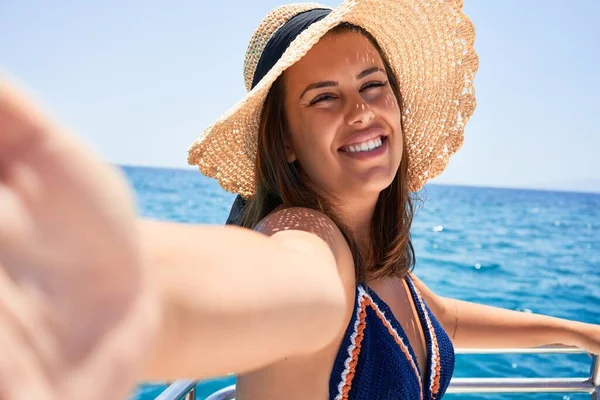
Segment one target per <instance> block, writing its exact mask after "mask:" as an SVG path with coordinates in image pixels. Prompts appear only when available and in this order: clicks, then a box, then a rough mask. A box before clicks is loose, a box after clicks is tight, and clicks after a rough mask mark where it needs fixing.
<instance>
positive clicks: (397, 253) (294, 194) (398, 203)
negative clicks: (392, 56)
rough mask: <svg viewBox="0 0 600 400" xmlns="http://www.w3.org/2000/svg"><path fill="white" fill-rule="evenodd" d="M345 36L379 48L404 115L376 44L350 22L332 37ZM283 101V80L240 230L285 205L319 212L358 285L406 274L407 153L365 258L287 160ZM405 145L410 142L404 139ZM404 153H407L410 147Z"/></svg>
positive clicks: (264, 123)
mask: <svg viewBox="0 0 600 400" xmlns="http://www.w3.org/2000/svg"><path fill="white" fill-rule="evenodd" d="M345 31H354V32H359V33H361V34H362V35H364V36H365V37H366V38H367V39H369V41H370V42H371V43H372V44H373V46H374V47H375V48H376V49H377V51H378V52H379V54H380V55H381V58H382V60H383V63H384V65H385V69H386V72H387V75H388V79H389V83H390V86H391V88H392V91H393V92H394V95H395V96H396V99H397V100H398V105H399V107H400V110H401V111H402V97H401V95H400V88H399V86H398V82H397V80H396V78H395V76H394V74H393V73H392V70H391V68H390V65H389V63H388V62H387V60H386V59H385V57H384V56H383V52H382V51H381V48H380V47H379V45H378V44H377V42H376V41H375V39H374V38H373V37H372V35H370V34H369V33H368V32H366V31H365V30H364V29H362V28H360V27H358V26H355V25H351V24H348V23H343V24H340V25H338V26H336V27H335V28H333V29H332V30H331V31H330V33H341V32H345ZM284 98H285V88H284V85H283V79H282V77H281V76H280V77H279V78H278V79H277V80H276V81H275V82H274V83H273V85H272V87H271V89H270V91H269V94H268V95H267V98H266V100H265V104H264V106H263V109H262V113H261V118H260V128H259V134H258V152H257V156H256V170H255V172H256V194H255V196H254V197H253V198H252V199H250V200H249V201H248V203H247V204H246V206H245V208H244V210H243V212H242V215H241V221H240V223H241V225H242V226H245V227H247V228H254V227H255V226H256V225H257V224H258V223H259V222H260V221H261V220H262V219H263V218H265V217H266V216H267V215H269V214H270V213H271V212H272V211H273V210H275V209H276V208H277V207H279V206H281V205H285V206H288V207H307V208H311V209H314V210H319V211H321V212H323V213H324V214H325V215H327V216H328V217H329V218H331V220H332V221H333V222H334V223H335V224H336V225H337V226H338V228H339V229H340V231H341V232H342V234H343V235H344V237H345V239H346V241H347V242H348V245H349V246H350V250H351V251H352V255H353V257H354V264H355V270H356V278H357V281H358V282H361V281H364V280H365V279H367V278H368V279H374V278H380V277H384V276H400V277H403V276H404V275H406V273H407V272H408V271H411V270H412V268H413V267H414V264H415V253H414V248H413V246H412V242H411V238H410V227H411V224H412V219H413V215H414V207H413V199H412V198H411V193H410V192H409V191H408V187H407V185H406V170H407V166H408V154H407V152H406V150H404V151H403V155H402V161H401V162H400V167H399V168H398V171H397V172H396V176H395V177H394V180H393V181H392V183H391V184H390V186H388V187H387V188H386V189H384V190H383V191H382V192H381V193H380V194H379V198H378V199H377V204H376V206H375V211H374V213H373V219H372V222H371V249H370V250H371V251H370V254H368V255H363V254H361V253H360V251H359V248H358V244H357V242H356V240H355V239H354V237H353V234H352V232H351V231H350V229H348V227H346V226H345V225H344V223H343V222H342V221H341V219H340V218H339V216H337V215H335V213H334V212H333V210H332V208H331V206H330V205H328V203H327V201H326V200H325V199H324V198H322V196H319V195H318V194H317V193H316V192H315V191H314V190H312V189H311V188H310V185H308V184H307V182H305V180H304V179H303V178H302V175H301V174H300V168H301V167H300V165H299V164H298V161H296V162H294V163H289V162H288V161H287V159H286V149H285V143H286V140H285V139H286V135H287V132H288V129H287V128H288V127H287V121H286V118H285V111H284ZM402 140H403V141H404V140H405V139H404V135H403V139H402ZM403 148H404V149H406V146H403ZM366 260H369V262H367V261H366ZM367 264H368V265H367Z"/></svg>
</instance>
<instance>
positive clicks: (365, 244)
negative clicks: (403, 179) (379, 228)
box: [333, 194, 379, 257]
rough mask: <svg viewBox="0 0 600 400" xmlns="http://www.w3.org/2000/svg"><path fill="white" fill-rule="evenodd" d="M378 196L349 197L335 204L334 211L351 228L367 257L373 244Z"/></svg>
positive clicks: (361, 250)
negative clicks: (374, 217)
mask: <svg viewBox="0 0 600 400" xmlns="http://www.w3.org/2000/svg"><path fill="white" fill-rule="evenodd" d="M378 196H379V195H378V194H375V195H369V196H365V197H353V198H347V199H343V201H339V202H338V203H337V204H334V205H333V208H334V211H335V212H336V214H337V215H339V216H340V218H341V219H342V221H343V222H344V224H346V226H347V227H348V228H349V229H350V231H351V232H352V235H353V236H354V239H355V240H356V242H357V244H358V247H359V249H360V252H361V253H362V254H363V256H365V257H368V254H369V249H370V245H371V225H372V221H373V213H374V212H375V206H376V205H377V199H378Z"/></svg>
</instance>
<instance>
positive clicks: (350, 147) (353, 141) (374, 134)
mask: <svg viewBox="0 0 600 400" xmlns="http://www.w3.org/2000/svg"><path fill="white" fill-rule="evenodd" d="M386 137H387V134H386V133H385V132H384V131H383V130H382V129H379V128H369V129H364V130H361V131H357V132H354V133H353V134H352V135H350V136H349V137H348V139H347V140H346V143H345V144H344V145H343V146H341V147H340V148H339V149H338V150H339V151H343V152H357V151H369V149H374V148H377V147H379V146H381V143H382V142H383V141H384V140H385V138H386Z"/></svg>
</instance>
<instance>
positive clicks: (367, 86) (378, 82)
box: [360, 81, 388, 92]
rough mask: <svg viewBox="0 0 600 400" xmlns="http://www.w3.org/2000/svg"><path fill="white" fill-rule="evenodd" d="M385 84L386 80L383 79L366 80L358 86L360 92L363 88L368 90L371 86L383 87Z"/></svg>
mask: <svg viewBox="0 0 600 400" xmlns="http://www.w3.org/2000/svg"><path fill="white" fill-rule="evenodd" d="M387 84H388V81H385V82H381V81H372V82H367V83H366V84H364V85H363V87H361V88H360V91H361V92H362V91H363V90H369V89H372V88H380V87H384V86H386V85H387Z"/></svg>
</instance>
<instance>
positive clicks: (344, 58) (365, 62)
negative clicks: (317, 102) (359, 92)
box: [284, 31, 384, 86]
mask: <svg viewBox="0 0 600 400" xmlns="http://www.w3.org/2000/svg"><path fill="white" fill-rule="evenodd" d="M373 66H379V67H382V68H383V66H384V65H383V61H382V59H381V56H380V55H379V53H378V51H377V49H376V48H375V47H374V46H373V44H372V43H371V42H370V41H369V39H367V38H366V37H365V36H364V35H362V34H361V33H359V32H354V31H343V32H339V33H337V32H336V33H328V34H327V35H325V36H323V37H322V38H321V39H320V40H319V42H317V44H315V45H314V46H313V47H312V48H311V49H310V50H309V51H308V52H307V53H306V55H304V57H302V58H301V59H300V60H299V61H298V62H296V63H295V64H294V65H292V66H291V67H289V68H288V69H287V70H286V72H285V74H284V75H285V80H286V86H287V85H296V84H298V85H299V84H306V83H311V82H315V81H319V80H331V79H334V80H337V79H338V78H336V77H339V76H340V75H343V74H348V75H351V76H353V77H354V76H356V73H357V71H358V72H361V71H363V70H364V69H366V68H369V67H373Z"/></svg>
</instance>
